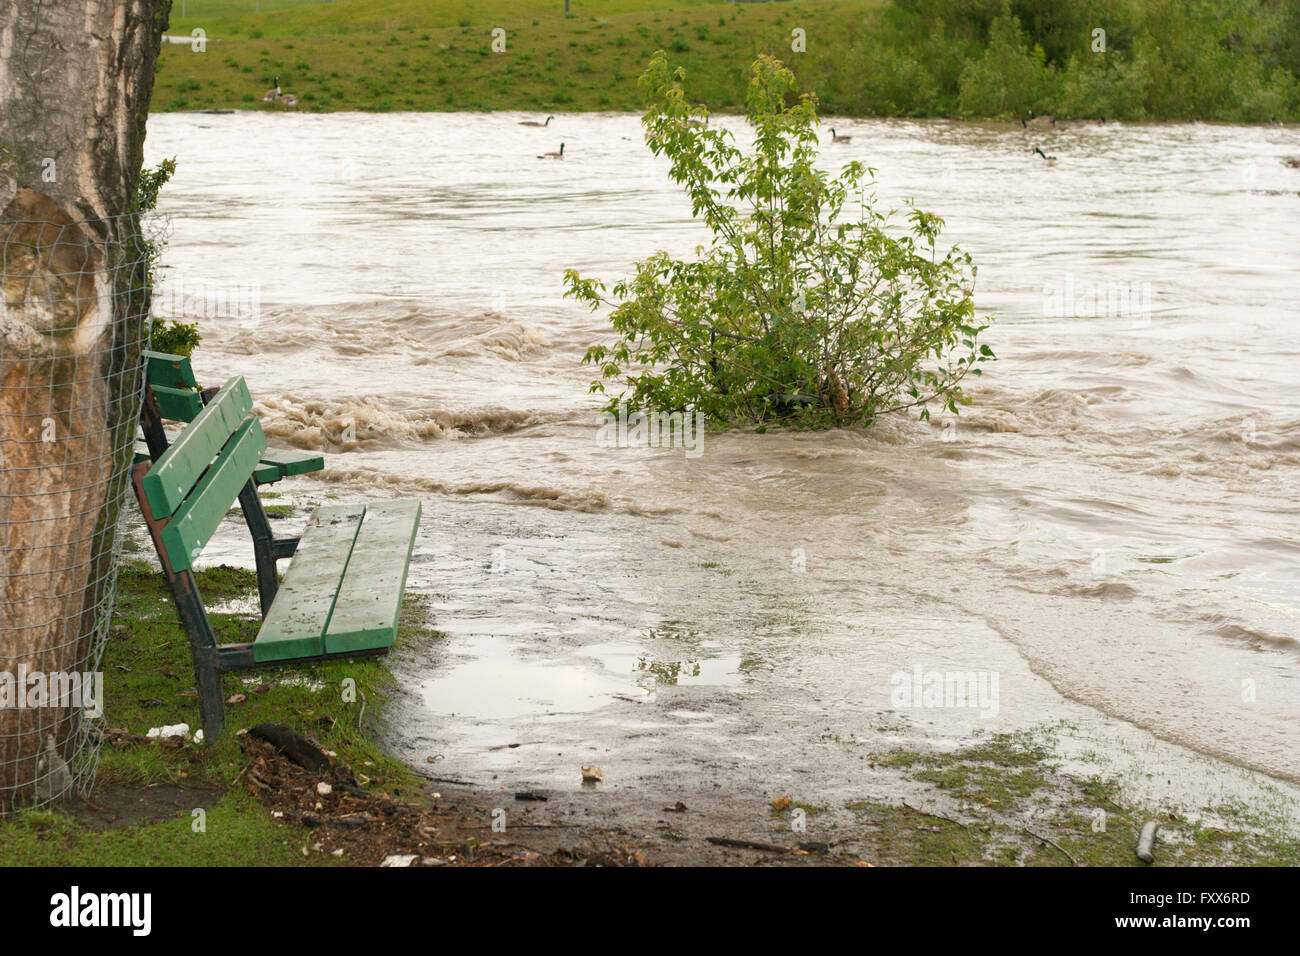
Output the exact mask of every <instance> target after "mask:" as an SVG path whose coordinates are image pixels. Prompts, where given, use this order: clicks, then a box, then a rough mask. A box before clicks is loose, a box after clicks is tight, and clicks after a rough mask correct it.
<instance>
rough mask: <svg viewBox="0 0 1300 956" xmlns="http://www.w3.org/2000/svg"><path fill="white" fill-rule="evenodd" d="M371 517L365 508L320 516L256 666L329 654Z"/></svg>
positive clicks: (258, 644)
mask: <svg viewBox="0 0 1300 956" xmlns="http://www.w3.org/2000/svg"><path fill="white" fill-rule="evenodd" d="M365 511H366V507H365V505H327V506H326V507H323V508H320V509H319V510H318V511H317V512H316V515H315V517H313V518H312V520H311V523H310V524H308V526H307V530H306V531H305V532H304V533H303V536H302V540H301V541H300V542H298V550H297V551H295V552H294V556H293V561H292V563H291V564H290V565H289V570H288V572H287V573H286V574H285V576H284V581H283V582H282V583H281V584H280V590H279V591H277V592H276V596H275V603H273V604H272V605H271V610H270V611H269V612H268V613H267V615H266V620H265V621H263V622H262V628H261V630H260V631H258V634H257V640H256V641H255V642H254V643H253V659H254V660H255V661H257V662H258V663H262V662H270V661H281V660H288V659H290V658H296V657H315V656H319V655H320V654H322V653H324V633H325V627H326V625H328V624H329V619H330V614H331V613H332V612H333V610H334V599H335V596H336V595H337V594H338V590H339V584H340V583H341V582H342V580H343V572H344V570H345V569H346V568H347V565H348V557H349V556H350V555H351V553H352V545H353V542H354V541H355V539H356V536H357V529H358V528H360V527H361V521H362V517H363V515H364V514H365Z"/></svg>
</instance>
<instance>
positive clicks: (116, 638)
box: [0, 560, 427, 866]
mask: <svg viewBox="0 0 1300 956" xmlns="http://www.w3.org/2000/svg"><path fill="white" fill-rule="evenodd" d="M198 581H199V588H200V591H201V593H202V594H203V596H204V599H205V601H206V602H207V604H208V607H209V608H210V609H211V608H223V607H224V608H227V609H228V610H227V611H226V612H224V613H223V612H220V611H218V612H217V613H213V614H212V615H211V618H212V622H213V625H214V627H215V629H216V631H217V634H218V637H219V638H220V639H221V640H223V641H232V640H251V639H252V638H253V637H254V636H255V635H256V631H257V619H256V618H255V617H252V616H250V615H249V614H248V610H247V609H248V608H249V607H250V606H251V607H255V606H256V594H257V582H256V578H255V576H254V575H253V573H252V572H251V571H245V570H239V569H234V568H214V569H209V570H205V571H200V572H198ZM419 616H420V615H419V610H418V608H414V607H412V608H408V609H407V614H406V615H405V618H404V625H403V629H402V634H401V635H400V637H399V645H406V646H409V645H411V644H412V643H414V642H418V641H420V640H422V639H427V636H426V635H422V634H421V632H420V629H419V628H418V627H417V626H416V624H415V621H416V620H417V619H418V618H419ZM101 666H102V669H103V671H104V674H105V678H104V689H105V698H106V699H105V702H104V726H106V727H108V728H112V730H113V731H125V732H126V733H125V735H122V736H119V735H117V734H116V733H110V735H109V739H108V741H107V742H106V743H105V745H104V748H103V752H102V756H101V760H100V765H99V777H98V780H97V782H96V790H95V793H93V794H92V795H91V797H90V801H89V803H82V802H80V801H73V802H72V803H71V804H69V805H68V806H67V807H63V808H60V809H57V810H41V811H31V812H27V813H19V814H17V815H16V816H14V817H13V818H12V819H9V820H4V821H0V864H3V865H6V866H12V865H88V866H99V865H103V866H112V865H128V866H129V865H140V864H149V865H189V866H196V865H199V866H201V865H230V866H254V865H275V864H279V865H284V864H303V863H326V864H328V863H337V862H340V860H339V859H336V858H333V857H330V856H323V855H321V854H319V853H308V852H305V849H306V847H307V844H308V843H309V842H310V841H309V840H308V839H307V837H306V833H307V831H305V830H303V829H302V828H301V827H299V828H293V829H291V828H289V827H287V826H285V825H283V824H281V823H279V822H277V821H276V820H275V819H274V818H273V817H272V816H271V814H270V813H269V812H268V811H267V809H266V807H264V806H263V805H262V804H261V802H260V801H259V800H258V799H257V798H256V797H254V796H253V795H251V794H250V793H249V792H247V790H246V789H244V788H241V787H239V786H237V785H236V781H237V780H238V778H239V777H240V775H241V773H242V772H243V771H244V770H245V769H246V767H247V765H248V761H247V759H246V758H245V755H244V753H243V752H242V751H241V748H240V746H239V742H238V741H237V740H236V738H235V736H234V734H233V733H227V734H225V735H224V736H223V737H222V739H221V740H219V741H218V742H216V743H215V745H209V744H206V743H205V744H202V745H194V744H190V743H186V744H184V745H182V746H165V745H159V744H157V743H141V742H139V741H136V740H133V739H131V736H130V735H142V734H145V733H146V732H147V731H148V730H149V729H150V728H151V727H157V726H161V725H163V724H176V723H182V722H183V723H188V724H189V725H190V726H191V727H192V728H197V727H199V726H200V721H199V711H198V696H197V694H196V692H195V690H194V675H193V669H192V666H191V663H190V654H189V647H188V644H187V643H186V639H185V632H184V630H183V629H182V628H181V625H180V620H179V618H178V616H177V614H176V611H175V607H174V605H173V604H172V602H171V598H170V595H169V592H168V591H167V587H166V583H165V581H164V580H163V577H162V575H161V574H160V573H159V572H158V571H157V569H156V567H154V566H153V565H152V563H150V562H145V561H138V560H136V561H131V562H129V563H127V565H126V566H125V567H124V568H123V569H122V572H121V574H120V577H119V584H118V598H117V608H116V614H115V617H114V624H113V627H112V630H111V633H110V635H109V640H108V645H107V647H106V649H105V652H104V660H103V664H102V665H101ZM345 677H350V678H352V679H353V680H355V681H356V689H357V694H356V702H355V703H351V702H346V701H344V700H343V695H342V693H341V687H342V681H343V679H344V678H345ZM390 680H391V678H390V676H389V671H388V669H387V667H386V666H385V664H384V663H383V662H381V661H379V660H375V659H369V660H358V661H350V662H325V663H320V664H315V665H311V666H310V667H304V668H295V669H292V670H278V671H267V672H265V673H259V672H247V673H246V674H245V675H244V676H243V680H239V679H237V678H233V677H228V678H227V679H226V681H225V688H226V693H227V694H229V695H231V697H232V698H233V700H234V701H235V702H233V703H230V704H228V705H227V721H228V725H229V727H230V728H231V729H232V730H235V729H238V728H240V727H248V726H250V725H253V724H258V723H262V722H272V721H274V722H280V723H286V724H289V725H290V726H292V727H295V728H297V729H299V730H301V731H309V732H311V733H313V734H315V735H316V736H317V738H318V739H319V740H320V741H321V743H322V744H323V745H324V746H325V747H326V748H327V749H329V750H333V751H335V752H336V753H337V754H338V755H339V759H340V760H341V761H343V762H345V763H347V764H348V765H349V766H352V767H354V768H356V769H357V770H358V771H363V772H364V773H365V775H366V776H367V778H368V780H367V781H366V782H365V785H366V786H367V787H368V788H370V789H373V790H375V791H376V792H383V793H388V794H391V795H392V796H393V797H396V798H402V799H408V798H416V797H418V796H419V793H420V782H419V780H418V779H417V778H416V777H415V776H414V774H412V773H411V771H410V770H409V769H408V768H407V767H406V766H405V765H403V764H402V763H400V762H399V761H396V760H393V759H392V758H390V757H388V756H386V755H385V754H384V753H383V752H382V751H381V750H380V749H379V747H378V746H377V745H376V744H375V743H374V742H373V740H371V738H370V737H369V736H368V735H367V733H366V730H365V724H364V722H363V720H362V718H363V715H362V713H361V706H362V704H363V702H366V701H369V702H370V703H371V705H372V706H375V705H376V704H377V702H379V701H382V698H383V694H384V689H385V687H386V686H387V685H388V683H389V681H390ZM194 810H202V811H203V815H204V818H203V827H202V829H200V830H196V828H195V821H196V819H198V818H196V816H195V814H194ZM112 817H116V818H118V819H117V820H112V819H110V818H112ZM122 820H124V821H126V823H127V825H125V826H119V825H115V824H116V823H117V822H119V821H122ZM344 862H345V861H344Z"/></svg>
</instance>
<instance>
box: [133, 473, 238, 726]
mask: <svg viewBox="0 0 1300 956" xmlns="http://www.w3.org/2000/svg"><path fill="white" fill-rule="evenodd" d="M148 471H149V462H141V463H140V464H138V465H136V466H135V468H134V469H133V471H132V474H131V479H132V484H133V485H134V486H135V494H136V499H137V500H138V501H139V503H140V512H141V514H143V515H144V523H145V524H146V525H147V526H148V527H149V536H150V537H151V538H153V544H154V550H155V551H156V552H157V553H158V562H159V564H161V565H162V569H163V574H164V575H166V577H167V584H168V586H169V587H170V588H171V591H172V599H173V600H174V601H175V602H176V608H177V610H178V611H180V615H181V624H182V625H184V627H185V634H186V636H187V637H188V638H189V642H190V657H191V658H192V659H193V661H194V679H195V684H196V686H197V688H198V692H199V715H200V716H201V717H202V719H203V736H204V737H205V738H206V739H207V740H209V741H211V740H215V739H216V738H217V737H218V736H219V735H220V734H221V728H222V725H223V724H224V723H225V721H226V698H225V695H224V694H223V693H222V690H221V664H220V661H219V659H218V657H219V656H218V653H217V636H216V634H214V633H213V631H212V622H211V621H209V620H208V612H207V611H206V610H205V609H204V607H203V599H202V597H200V596H199V588H198V584H197V583H196V582H195V580H194V574H193V572H191V571H182V572H180V573H179V574H177V573H176V572H175V571H173V570H172V566H171V562H170V561H169V560H168V559H167V549H166V548H165V547H164V546H163V543H162V529H163V527H164V526H165V525H166V521H158V520H156V519H155V518H154V516H153V510H152V509H151V508H150V507H149V498H148V496H147V495H145V493H144V489H143V487H142V485H141V482H142V481H143V480H144V476H145V475H146V474H147V473H148Z"/></svg>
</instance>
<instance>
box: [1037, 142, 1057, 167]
mask: <svg viewBox="0 0 1300 956" xmlns="http://www.w3.org/2000/svg"><path fill="white" fill-rule="evenodd" d="M1034 152H1035V153H1037V154H1038V155H1039V156H1041V157H1043V159H1045V160H1047V165H1049V166H1051V165H1052V164H1053V163H1055V162H1056V157H1055V156H1048V155H1047V154H1046V153H1044V152H1043V151H1042V150H1041V149H1039V148H1038V147H1037V146H1035V147H1034Z"/></svg>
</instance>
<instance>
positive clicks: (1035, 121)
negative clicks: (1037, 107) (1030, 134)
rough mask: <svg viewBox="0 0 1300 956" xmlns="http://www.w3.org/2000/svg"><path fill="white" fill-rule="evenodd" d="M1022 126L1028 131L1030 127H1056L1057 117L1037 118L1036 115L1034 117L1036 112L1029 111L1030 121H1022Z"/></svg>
mask: <svg viewBox="0 0 1300 956" xmlns="http://www.w3.org/2000/svg"><path fill="white" fill-rule="evenodd" d="M1020 125H1021V126H1022V127H1025V128H1026V129H1027V128H1029V127H1030V126H1055V125H1056V117H1055V116H1035V115H1034V111H1033V110H1030V111H1029V119H1028V121H1026V120H1023V119H1022V120H1021V121H1020Z"/></svg>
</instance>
